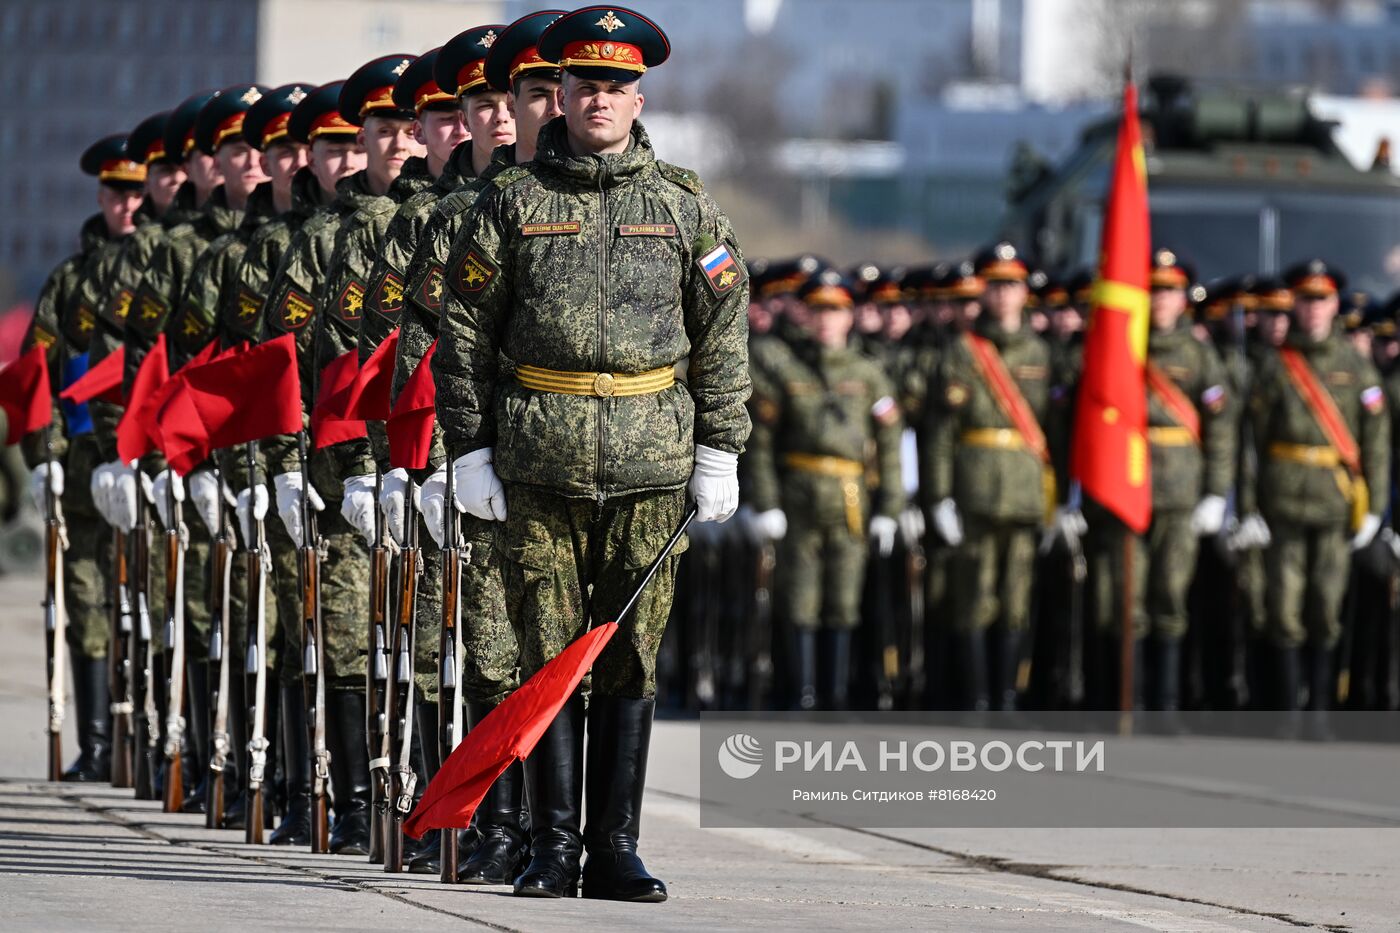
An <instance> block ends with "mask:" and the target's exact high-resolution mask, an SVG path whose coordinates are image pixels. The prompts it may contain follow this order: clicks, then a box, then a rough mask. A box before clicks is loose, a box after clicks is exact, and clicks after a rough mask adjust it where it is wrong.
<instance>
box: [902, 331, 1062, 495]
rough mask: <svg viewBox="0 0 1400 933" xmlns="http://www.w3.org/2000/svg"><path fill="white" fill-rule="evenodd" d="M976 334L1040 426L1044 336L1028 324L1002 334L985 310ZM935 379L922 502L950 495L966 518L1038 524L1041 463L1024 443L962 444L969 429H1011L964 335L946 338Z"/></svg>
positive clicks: (1045, 393) (1045, 374)
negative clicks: (994, 351)
mask: <svg viewBox="0 0 1400 933" xmlns="http://www.w3.org/2000/svg"><path fill="white" fill-rule="evenodd" d="M973 332H974V333H976V334H978V335H980V336H982V337H985V338H986V339H988V340H990V341H991V342H992V344H993V345H994V346H995V347H996V349H997V352H998V353H999V354H1000V356H1001V360H1002V363H1003V365H1004V366H1005V368H1006V370H1007V372H1008V373H1009V374H1010V375H1011V378H1012V380H1013V381H1014V382H1015V383H1016V385H1017V387H1018V388H1019V389H1020V392H1021V394H1022V395H1023V396H1024V397H1025V400H1026V402H1027V404H1028V405H1029V406H1030V408H1031V410H1032V412H1034V414H1035V416H1036V418H1037V420H1038V421H1039V423H1040V425H1041V427H1042V430H1043V429H1044V427H1045V425H1046V416H1047V413H1048V411H1049V401H1050V349H1049V347H1047V346H1046V344H1045V341H1043V340H1041V339H1040V337H1038V336H1036V334H1035V333H1034V332H1033V331H1032V330H1031V329H1030V326H1029V325H1028V324H1024V323H1023V324H1022V326H1021V327H1020V328H1019V329H1018V330H1016V331H1014V332H1007V331H1005V330H1003V329H1002V328H1001V327H1000V326H998V325H997V324H996V323H994V322H993V321H992V320H991V319H990V317H988V316H987V315H985V314H984V315H981V316H979V317H978V318H977V323H976V324H975V325H974V326H973ZM934 384H935V386H936V391H937V395H936V396H933V395H931V396H930V400H929V404H928V405H927V406H926V411H925V415H924V417H925V427H924V430H923V431H922V432H921V437H920V443H921V445H922V447H923V450H922V454H923V456H922V457H920V461H921V467H922V475H921V477H920V487H921V488H923V489H927V490H928V496H927V501H929V502H938V501H939V500H941V499H944V498H947V497H949V496H952V497H953V498H954V499H955V500H956V501H957V504H958V508H959V510H960V511H961V512H962V514H963V515H965V516H967V515H972V516H977V517H979V518H983V519H990V520H993V521H1008V522H1035V521H1041V520H1042V519H1043V518H1044V515H1045V510H1046V505H1047V503H1046V502H1045V492H1044V485H1043V476H1044V473H1043V465H1042V462H1041V460H1040V459H1039V458H1038V457H1037V456H1036V455H1035V454H1034V453H1032V452H1031V450H1030V449H1028V448H1026V447H1024V446H1008V447H995V446H985V445H981V444H971V443H965V441H966V440H967V434H968V432H970V431H979V430H983V429H994V430H995V429H1011V428H1012V427H1013V426H1012V422H1011V420H1010V419H1009V418H1008V417H1007V416H1006V414H1005V413H1004V412H1003V411H1002V409H1001V406H1000V405H999V404H998V403H997V401H996V399H995V397H994V396H993V395H992V391H991V389H990V388H989V387H988V386H987V383H986V382H985V380H984V379H983V378H982V376H981V374H980V373H979V371H978V369H977V366H976V364H975V363H974V361H973V357H972V354H971V352H970V351H969V350H968V347H967V343H966V341H965V340H963V339H954V340H950V341H949V343H948V345H947V347H946V348H945V350H944V353H943V359H942V361H941V363H940V365H939V369H938V375H937V378H936V381H935V383H934ZM1047 441H1050V438H1047ZM1053 448H1054V444H1053V442H1051V449H1052V450H1053Z"/></svg>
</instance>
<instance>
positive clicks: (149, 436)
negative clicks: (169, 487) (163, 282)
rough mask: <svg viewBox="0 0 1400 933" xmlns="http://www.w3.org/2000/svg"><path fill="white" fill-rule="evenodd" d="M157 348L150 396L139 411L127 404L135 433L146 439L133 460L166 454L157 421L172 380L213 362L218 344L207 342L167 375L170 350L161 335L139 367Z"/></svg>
mask: <svg viewBox="0 0 1400 933" xmlns="http://www.w3.org/2000/svg"><path fill="white" fill-rule="evenodd" d="M157 349H159V351H160V364H159V373H160V377H159V381H157V382H155V383H154V385H153V387H152V389H151V392H150V394H149V395H148V396H147V397H146V401H145V402H144V403H143V404H142V405H141V406H140V409H139V410H136V409H137V406H136V404H135V402H134V401H133V402H131V403H128V405H127V410H128V411H133V410H135V412H136V425H139V430H140V431H142V432H144V433H145V438H146V441H145V446H144V447H143V449H142V450H141V451H140V453H138V454H136V456H137V457H143V456H145V455H146V454H148V453H150V452H151V451H153V450H159V451H161V452H166V451H165V438H164V436H163V433H162V430H163V426H162V425H161V421H160V407H161V406H162V405H164V404H165V402H166V399H168V398H170V394H171V393H172V392H174V391H175V388H176V386H175V380H174V378H172V377H173V376H175V375H178V374H179V373H184V372H187V371H188V370H190V369H192V368H194V367H196V366H203V365H204V364H205V363H208V362H209V361H210V360H212V359H214V357H215V355H216V354H217V353H218V352H219V342H218V341H217V340H211V341H209V342H208V343H206V344H205V345H204V349H202V350H200V351H199V352H198V353H196V354H195V355H194V356H192V357H190V358H189V359H188V360H187V361H186V362H185V365H183V366H181V367H179V369H178V372H177V373H171V372H170V366H169V362H170V351H169V347H168V346H167V345H166V343H165V334H160V335H158V336H157V337H156V342H155V345H153V346H152V347H151V349H150V350H149V351H147V353H146V359H143V360H142V361H141V362H142V364H143V365H144V364H145V363H146V360H149V359H150V357H151V354H152V353H155V352H156V351H157ZM153 378H154V377H153ZM135 394H136V388H135V385H134V384H133V386H132V395H133V396H134V395H135ZM136 430H138V428H137V427H135V426H133V428H132V431H133V432H135V431H136ZM118 453H120V448H119V449H118ZM130 459H135V458H130Z"/></svg>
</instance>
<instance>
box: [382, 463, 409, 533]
mask: <svg viewBox="0 0 1400 933" xmlns="http://www.w3.org/2000/svg"><path fill="white" fill-rule="evenodd" d="M407 494H408V471H407V470H405V469H403V468H402V467H399V468H398V469H394V470H390V471H389V472H388V473H385V474H384V475H383V476H382V477H380V479H379V507H380V508H381V509H383V510H384V528H385V530H387V531H388V532H389V537H390V538H391V539H393V542H394V543H395V544H397V545H399V546H400V547H402V546H403V542H404V528H403V513H404V505H405V504H406V503H405V498H404V497H405V496H406V495H407Z"/></svg>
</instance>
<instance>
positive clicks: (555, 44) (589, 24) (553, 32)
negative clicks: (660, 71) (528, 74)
mask: <svg viewBox="0 0 1400 933" xmlns="http://www.w3.org/2000/svg"><path fill="white" fill-rule="evenodd" d="M538 48H539V52H540V57H541V58H544V59H545V60H546V61H551V62H555V63H557V64H558V65H559V67H560V68H562V69H563V70H565V71H567V72H569V73H570V74H573V75H577V76H578V77H580V78H595V79H598V80H602V81H617V82H623V83H625V82H629V81H636V80H637V79H638V78H640V77H641V76H642V75H643V74H644V73H645V72H646V70H647V69H648V68H655V67H656V66H657V65H660V64H661V63H662V62H664V61H666V59H667V58H669V57H670V55H671V43H670V40H668V39H667V38H666V33H664V32H662V31H661V27H660V26H657V25H656V24H655V23H653V22H652V21H651V20H649V19H647V18H646V17H645V16H643V15H642V14H640V13H637V12H635V11H633V10H629V9H627V8H625V7H620V6H589V7H584V8H583V9H581V10H575V11H574V12H572V13H569V14H567V15H565V16H561V17H560V18H559V19H557V20H555V22H554V23H553V25H551V26H550V27H549V28H548V29H546V30H545V31H544V34H543V35H541V36H540V41H539V46H538Z"/></svg>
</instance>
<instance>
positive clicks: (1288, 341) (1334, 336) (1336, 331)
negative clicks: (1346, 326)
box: [1283, 324, 1341, 356]
mask: <svg viewBox="0 0 1400 933" xmlns="http://www.w3.org/2000/svg"><path fill="white" fill-rule="evenodd" d="M1340 339H1341V330H1340V327H1339V325H1337V324H1333V325H1332V330H1331V332H1330V333H1329V334H1328V335H1327V336H1326V337H1323V338H1322V339H1321V340H1313V339H1312V338H1311V337H1309V336H1308V335H1307V334H1305V333H1303V332H1302V331H1301V330H1298V329H1296V328H1293V327H1290V328H1289V329H1288V336H1287V337H1285V338H1284V340H1283V344H1284V346H1286V347H1292V348H1293V349H1295V350H1298V351H1300V352H1302V353H1303V354H1304V355H1307V356H1311V355H1313V354H1314V353H1319V352H1321V351H1324V350H1326V349H1328V348H1329V347H1330V346H1331V345H1332V343H1333V341H1336V340H1340Z"/></svg>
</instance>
